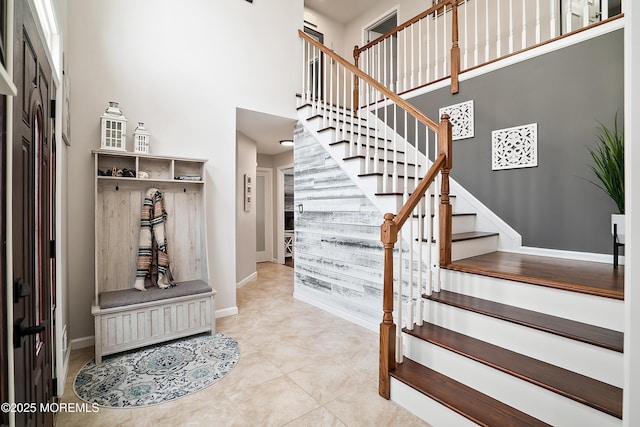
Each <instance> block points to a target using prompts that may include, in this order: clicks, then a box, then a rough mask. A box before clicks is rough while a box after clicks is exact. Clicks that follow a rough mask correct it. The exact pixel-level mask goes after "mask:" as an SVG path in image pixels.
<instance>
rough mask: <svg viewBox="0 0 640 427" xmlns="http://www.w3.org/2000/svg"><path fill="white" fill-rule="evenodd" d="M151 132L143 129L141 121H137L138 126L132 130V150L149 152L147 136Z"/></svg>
mask: <svg viewBox="0 0 640 427" xmlns="http://www.w3.org/2000/svg"><path fill="white" fill-rule="evenodd" d="M150 137H151V134H150V133H149V131H148V130H146V129H145V127H144V123H143V122H138V127H137V128H136V130H135V131H134V132H133V151H135V152H136V153H145V154H149V138H150Z"/></svg>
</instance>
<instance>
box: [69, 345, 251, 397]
mask: <svg viewBox="0 0 640 427" xmlns="http://www.w3.org/2000/svg"><path fill="white" fill-rule="evenodd" d="M239 358H240V347H239V346H238V343H237V342H236V341H235V340H234V339H233V338H230V337H227V336H226V335H224V334H220V333H217V334H213V335H199V336H195V337H191V338H185V339H181V340H177V341H172V342H169V343H164V344H160V345H157V346H153V347H147V348H144V349H141V350H137V351H134V352H129V353H123V354H118V355H114V356H109V357H105V358H103V359H102V363H101V364H100V365H98V366H96V365H95V363H94V360H93V359H92V360H91V361H89V362H88V363H87V364H86V365H84V367H83V368H82V369H81V370H80V372H78V375H77V376H76V379H75V381H74V382H73V390H74V391H75V393H76V394H77V395H78V397H80V399H82V400H84V401H86V402H89V403H97V404H98V405H100V406H106V407H111V408H131V407H139V406H148V405H156V404H159V403H164V402H167V401H169V400H173V399H177V398H179V397H183V396H186V395H188V394H191V393H195V392H196V391H199V390H202V389H203V388H205V387H208V386H210V385H211V384H213V383H215V382H216V381H218V380H219V379H220V378H222V377H224V376H225V375H226V374H228V373H229V372H230V371H231V370H232V369H233V367H234V366H235V365H236V363H237V362H238V359H239Z"/></svg>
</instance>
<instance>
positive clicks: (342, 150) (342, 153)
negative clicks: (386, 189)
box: [318, 131, 411, 172]
mask: <svg viewBox="0 0 640 427" xmlns="http://www.w3.org/2000/svg"><path fill="white" fill-rule="evenodd" d="M318 136H319V137H320V138H322V141H321V142H323V143H324V144H326V145H330V148H331V150H336V151H335V153H336V156H337V157H338V158H339V159H341V160H342V159H344V158H345V157H353V156H366V157H371V158H373V157H374V156H375V155H376V150H375V148H374V147H369V150H368V151H367V149H366V147H365V146H364V145H362V144H361V145H359V146H358V145H357V144H354V145H353V147H351V144H350V143H341V144H334V142H337V141H338V140H340V141H342V139H340V138H337V137H336V135H335V132H333V131H331V132H322V133H319V134H318ZM331 144H333V145H331ZM377 152H378V154H377V156H378V159H384V158H385V157H384V156H385V150H384V148H382V147H378V149H377ZM387 160H388V161H395V162H397V163H398V164H402V163H404V153H401V152H400V153H398V154H397V156H396V158H395V159H394V158H393V156H392V155H391V153H390V152H387ZM408 160H409V161H411V160H410V159H408ZM389 168H390V169H392V167H391V166H389ZM392 172H393V169H392Z"/></svg>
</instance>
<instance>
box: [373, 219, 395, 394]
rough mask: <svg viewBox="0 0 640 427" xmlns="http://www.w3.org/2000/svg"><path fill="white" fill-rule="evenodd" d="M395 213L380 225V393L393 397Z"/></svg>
mask: <svg viewBox="0 0 640 427" xmlns="http://www.w3.org/2000/svg"><path fill="white" fill-rule="evenodd" d="M393 218H394V215H393V214H391V213H387V214H385V215H384V223H383V224H382V226H381V227H380V240H381V241H382V244H383V245H384V278H383V280H384V288H383V294H382V311H383V315H382V323H380V376H379V383H378V393H379V394H380V396H382V397H384V398H385V399H389V398H390V397H391V379H390V377H389V371H391V370H392V369H394V368H395V367H396V339H395V336H396V325H395V324H394V323H393V247H394V245H395V243H396V241H397V240H398V226H397V224H396V223H395V222H394V220H393Z"/></svg>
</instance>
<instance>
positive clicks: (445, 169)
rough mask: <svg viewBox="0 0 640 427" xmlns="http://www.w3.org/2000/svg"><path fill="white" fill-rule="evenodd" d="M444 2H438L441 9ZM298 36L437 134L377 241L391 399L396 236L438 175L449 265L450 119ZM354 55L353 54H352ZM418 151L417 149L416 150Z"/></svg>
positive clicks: (383, 373)
mask: <svg viewBox="0 0 640 427" xmlns="http://www.w3.org/2000/svg"><path fill="white" fill-rule="evenodd" d="M444 4H446V2H441V3H440V4H439V5H440V6H441V7H442V6H443V5H444ZM298 34H299V36H300V37H301V38H302V39H303V40H305V41H307V42H308V43H310V44H311V45H313V46H315V47H316V48H318V49H319V50H320V51H321V52H323V53H324V54H326V55H328V56H329V57H330V58H332V59H333V60H334V61H336V62H338V63H339V64H341V65H342V66H343V67H345V69H347V70H349V71H351V72H352V73H353V75H354V78H355V79H356V81H355V82H354V85H355V84H357V83H358V81H359V80H362V81H364V82H366V83H367V84H369V85H371V86H372V87H374V88H375V89H376V90H378V91H379V92H380V93H381V94H382V95H383V96H384V97H386V98H387V99H388V100H389V101H391V102H393V103H395V104H396V105H397V106H399V107H401V108H403V109H404V110H405V111H406V112H407V113H408V114H409V115H411V116H413V117H414V118H415V119H416V120H418V121H419V122H421V123H422V124H423V125H425V126H426V127H427V128H429V129H431V130H432V131H434V132H436V133H437V134H438V156H437V157H436V159H435V161H434V162H433V164H432V165H431V167H430V168H429V170H428V172H427V173H426V175H425V176H424V178H423V179H422V180H421V181H420V183H419V184H418V185H417V186H416V188H415V190H414V191H413V192H412V194H411V196H409V198H408V199H407V201H406V203H405V204H404V205H403V206H402V208H401V209H400V211H399V212H398V214H397V215H394V214H393V213H387V214H385V215H384V223H383V224H382V226H381V227H380V239H381V241H382V243H383V246H384V273H383V281H384V284H383V286H384V287H383V302H382V304H383V318H382V323H380V370H379V375H380V376H379V385H378V392H379V394H380V395H381V396H383V397H385V398H387V399H389V398H390V385H391V380H390V376H389V372H390V371H392V370H393V369H394V367H395V363H396V362H395V357H396V341H395V336H396V328H397V326H396V325H395V323H394V320H393V301H394V289H393V248H394V246H395V243H396V242H397V240H398V233H399V232H400V230H401V228H402V226H403V225H404V223H405V222H406V221H407V219H408V218H409V217H410V216H411V214H412V212H413V211H414V209H415V208H416V206H417V205H418V203H420V200H421V199H422V198H423V197H424V196H425V194H426V193H427V190H428V189H429V186H430V185H431V184H432V183H433V182H434V180H435V179H436V177H437V176H438V174H441V176H442V183H441V189H440V208H439V217H440V224H439V232H440V265H447V264H450V262H451V204H450V203H449V171H450V169H451V164H452V161H451V153H452V131H451V122H450V121H449V116H448V115H446V114H444V115H443V116H442V118H441V120H440V122H439V123H436V122H434V121H433V120H431V119H429V118H428V117H427V116H425V115H424V114H423V113H422V112H421V111H419V110H417V109H416V108H415V107H413V106H412V105H411V104H409V103H408V102H406V101H405V100H404V99H402V98H400V97H399V96H398V95H396V94H395V93H393V92H391V91H390V90H389V89H387V88H386V87H385V86H383V85H382V84H381V83H379V82H378V81H376V80H375V79H373V78H372V77H370V76H369V75H367V74H366V73H364V72H363V71H361V70H360V69H358V68H357V67H355V66H354V65H352V64H350V63H349V62H348V61H347V60H345V59H344V58H342V57H341V56H340V55H338V54H336V53H335V52H334V51H333V50H331V49H328V48H327V47H326V46H324V45H322V44H320V43H318V42H317V41H315V40H314V39H312V38H311V37H309V36H307V35H306V34H305V33H304V32H302V31H300V30H298ZM354 53H355V51H354ZM358 107H359V104H357V102H354V108H353V111H354V112H356V111H357V109H358ZM416 149H417V147H416Z"/></svg>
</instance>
